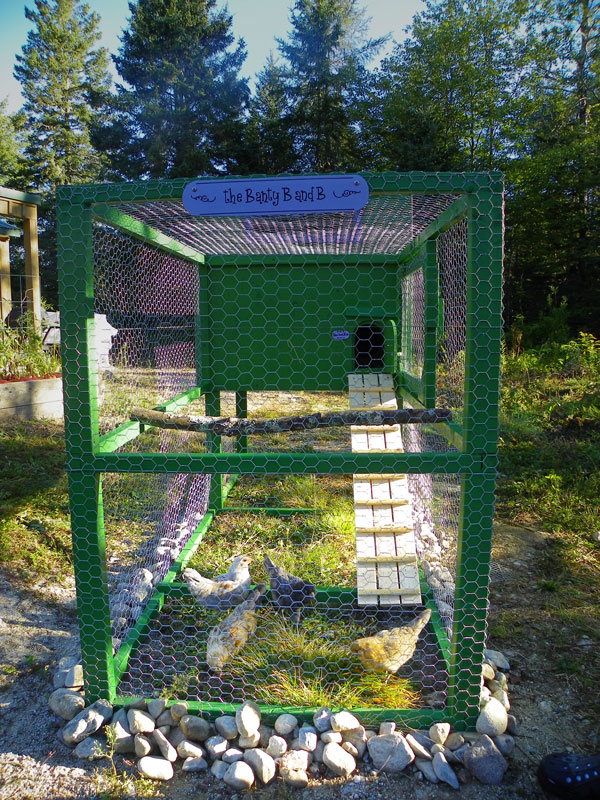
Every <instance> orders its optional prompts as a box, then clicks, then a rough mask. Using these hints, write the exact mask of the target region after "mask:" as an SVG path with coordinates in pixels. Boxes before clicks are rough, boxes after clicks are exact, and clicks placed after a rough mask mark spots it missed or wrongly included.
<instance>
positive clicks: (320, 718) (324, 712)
mask: <svg viewBox="0 0 600 800" xmlns="http://www.w3.org/2000/svg"><path fill="white" fill-rule="evenodd" d="M313 725H314V726H315V728H316V729H317V731H318V732H319V733H323V732H324V731H328V730H329V729H330V728H331V711H330V710H329V709H328V708H327V706H323V707H322V708H319V710H318V711H316V712H315V714H314V716H313Z"/></svg>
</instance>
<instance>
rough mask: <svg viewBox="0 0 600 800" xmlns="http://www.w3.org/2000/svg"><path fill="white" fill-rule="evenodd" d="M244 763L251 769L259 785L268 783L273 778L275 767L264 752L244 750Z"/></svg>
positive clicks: (256, 749)
mask: <svg viewBox="0 0 600 800" xmlns="http://www.w3.org/2000/svg"><path fill="white" fill-rule="evenodd" d="M244 761H245V762H246V763H247V764H249V765H250V766H251V767H252V771H253V772H254V774H255V775H256V777H257V778H258V780H259V781H260V782H261V783H263V784H267V783H270V782H271V781H272V780H273V778H274V777H275V773H276V772H277V765H276V764H275V761H274V759H273V758H271V756H270V755H269V754H268V753H265V751H264V750H261V749H259V748H255V749H254V750H246V752H245V753H244Z"/></svg>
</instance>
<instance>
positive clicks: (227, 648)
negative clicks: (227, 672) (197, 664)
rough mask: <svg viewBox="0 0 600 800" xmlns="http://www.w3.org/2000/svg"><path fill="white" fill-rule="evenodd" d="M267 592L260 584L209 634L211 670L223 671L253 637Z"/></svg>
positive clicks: (207, 647)
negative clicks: (258, 614)
mask: <svg viewBox="0 0 600 800" xmlns="http://www.w3.org/2000/svg"><path fill="white" fill-rule="evenodd" d="M266 590H267V585H266V584H265V583H259V584H258V586H257V587H256V588H255V589H254V590H253V591H252V592H250V594H249V595H248V597H247V598H246V600H244V602H243V603H240V605H239V606H237V608H235V609H234V610H233V611H232V612H231V614H228V615H227V616H226V617H225V618H224V619H222V620H221V621H220V622H219V624H218V625H216V626H215V627H214V628H213V629H212V631H211V632H210V633H209V634H208V641H207V642H206V663H207V664H208V666H209V667H210V668H211V669H214V670H219V671H220V670H222V669H223V666H224V665H225V664H226V663H227V661H230V660H231V659H232V658H233V657H234V656H235V655H236V654H237V653H239V651H240V650H241V649H242V647H243V646H244V645H245V644H246V642H247V641H248V639H249V638H250V636H252V634H253V633H254V631H255V630H256V606H257V605H258V603H259V602H260V598H261V597H262V596H263V594H264V593H265V592H266Z"/></svg>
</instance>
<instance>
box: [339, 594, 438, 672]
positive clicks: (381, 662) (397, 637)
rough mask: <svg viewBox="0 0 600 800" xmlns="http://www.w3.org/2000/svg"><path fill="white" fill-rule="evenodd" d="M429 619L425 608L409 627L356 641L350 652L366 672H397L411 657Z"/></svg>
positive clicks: (429, 613)
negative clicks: (357, 658)
mask: <svg viewBox="0 0 600 800" xmlns="http://www.w3.org/2000/svg"><path fill="white" fill-rule="evenodd" d="M430 617H431V609H430V608H427V609H425V611H422V612H421V613H420V614H419V616H418V617H417V618H416V619H415V620H414V621H413V622H411V623H410V625H404V626H403V627H402V628H392V629H391V630H389V631H388V630H385V631H379V633H376V634H375V636H366V637H365V638H364V639H357V640H356V641H355V642H352V644H351V646H350V650H351V651H352V652H353V653H357V654H358V657H359V658H360V660H361V662H362V665H363V667H364V668H365V669H366V670H367V671H368V672H397V670H399V669H400V667H401V666H403V665H404V664H406V662H407V661H410V659H411V658H412V657H413V655H414V652H415V649H416V647H417V641H418V639H419V635H420V633H421V631H422V630H423V628H424V627H425V625H427V623H428V622H429V618H430Z"/></svg>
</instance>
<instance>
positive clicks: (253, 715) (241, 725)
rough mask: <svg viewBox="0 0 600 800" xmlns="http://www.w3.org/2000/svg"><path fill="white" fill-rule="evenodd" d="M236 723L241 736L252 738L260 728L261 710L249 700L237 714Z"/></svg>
mask: <svg viewBox="0 0 600 800" xmlns="http://www.w3.org/2000/svg"><path fill="white" fill-rule="evenodd" d="M235 722H236V725H237V729H238V731H239V732H240V736H252V735H253V734H254V733H257V732H258V729H259V727H260V708H259V707H258V706H257V705H256V703H252V702H251V701H250V700H247V701H246V702H245V703H243V704H242V705H241V706H240V707H239V708H238V710H237V711H236V712H235ZM259 739H260V735H259Z"/></svg>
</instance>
